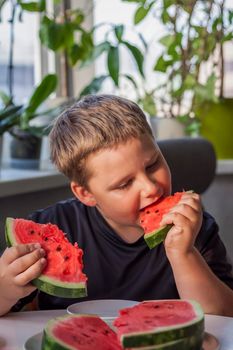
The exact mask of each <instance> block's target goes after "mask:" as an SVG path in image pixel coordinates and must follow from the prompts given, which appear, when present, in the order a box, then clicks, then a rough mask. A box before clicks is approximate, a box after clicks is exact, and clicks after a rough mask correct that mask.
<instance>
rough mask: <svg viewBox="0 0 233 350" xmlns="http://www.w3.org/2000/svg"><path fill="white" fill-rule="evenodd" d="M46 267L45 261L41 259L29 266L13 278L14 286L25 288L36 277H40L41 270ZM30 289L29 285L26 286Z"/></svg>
mask: <svg viewBox="0 0 233 350" xmlns="http://www.w3.org/2000/svg"><path fill="white" fill-rule="evenodd" d="M45 266H46V259H45V258H41V259H39V260H37V261H36V262H35V263H34V264H33V265H31V266H30V267H29V268H27V270H25V271H24V272H22V273H20V274H18V275H16V276H15V278H14V282H15V284H17V285H18V286H26V287H27V285H28V284H29V283H30V282H31V281H32V280H33V279H34V278H36V277H38V276H40V274H41V272H42V270H43V269H44V267H45ZM28 287H30V285H29V286H28Z"/></svg>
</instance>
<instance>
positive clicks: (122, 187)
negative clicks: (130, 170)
mask: <svg viewBox="0 0 233 350" xmlns="http://www.w3.org/2000/svg"><path fill="white" fill-rule="evenodd" d="M132 183H133V179H130V180H128V181H126V182H124V183H123V184H121V185H120V186H118V188H117V189H118V190H125V189H127V188H129V187H130V186H131V184H132Z"/></svg>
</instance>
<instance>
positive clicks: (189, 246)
mask: <svg viewBox="0 0 233 350" xmlns="http://www.w3.org/2000/svg"><path fill="white" fill-rule="evenodd" d="M166 224H173V226H172V228H171V229H170V231H169V232H168V234H167V237H166V239H165V241H164V245H165V250H166V254H167V256H168V257H169V256H172V255H176V254H177V253H178V254H179V256H180V255H181V254H183V255H186V254H188V253H189V252H191V251H192V250H193V246H194V243H195V240H196V237H197V235H198V232H199V230H200V228H201V224H202V204H201V200H200V196H199V195H198V194H197V193H189V192H184V194H183V195H182V197H181V200H180V201H179V202H178V204H177V205H176V206H175V207H174V208H173V209H172V210H171V211H170V212H169V213H168V214H165V215H164V216H163V219H162V222H161V226H163V225H166Z"/></svg>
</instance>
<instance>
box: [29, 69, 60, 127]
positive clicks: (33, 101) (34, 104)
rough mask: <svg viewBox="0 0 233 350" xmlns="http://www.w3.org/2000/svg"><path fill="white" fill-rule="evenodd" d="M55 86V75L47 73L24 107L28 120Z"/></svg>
mask: <svg viewBox="0 0 233 350" xmlns="http://www.w3.org/2000/svg"><path fill="white" fill-rule="evenodd" d="M56 87H57V75H56V74H48V75H46V76H45V77H44V79H43V80H42V81H41V83H40V84H39V85H38V86H37V88H36V89H35V90H34V92H33V94H32V96H31V98H30V100H29V103H28V106H27V107H26V109H25V116H26V117H27V119H28V120H30V119H32V118H33V117H34V113H35V111H36V110H37V108H38V107H39V106H40V105H41V104H42V103H43V102H44V101H45V100H46V99H47V98H48V97H49V95H51V93H52V92H54V91H55V89H56Z"/></svg>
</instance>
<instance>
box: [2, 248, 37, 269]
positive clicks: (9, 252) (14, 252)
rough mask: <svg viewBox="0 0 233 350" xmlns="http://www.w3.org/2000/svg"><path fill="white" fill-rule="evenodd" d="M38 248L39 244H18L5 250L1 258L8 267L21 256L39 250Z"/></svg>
mask: <svg viewBox="0 0 233 350" xmlns="http://www.w3.org/2000/svg"><path fill="white" fill-rule="evenodd" d="M40 247H41V246H40V244H39V243H31V244H18V245H16V246H14V247H10V248H7V249H6V250H5V251H4V253H3V255H2V257H1V258H2V259H3V261H4V262H5V263H6V264H7V265H9V264H11V263H12V262H13V261H15V260H16V259H18V258H20V257H21V256H24V255H26V254H28V253H30V252H32V251H33V250H35V249H39V248H40Z"/></svg>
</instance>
